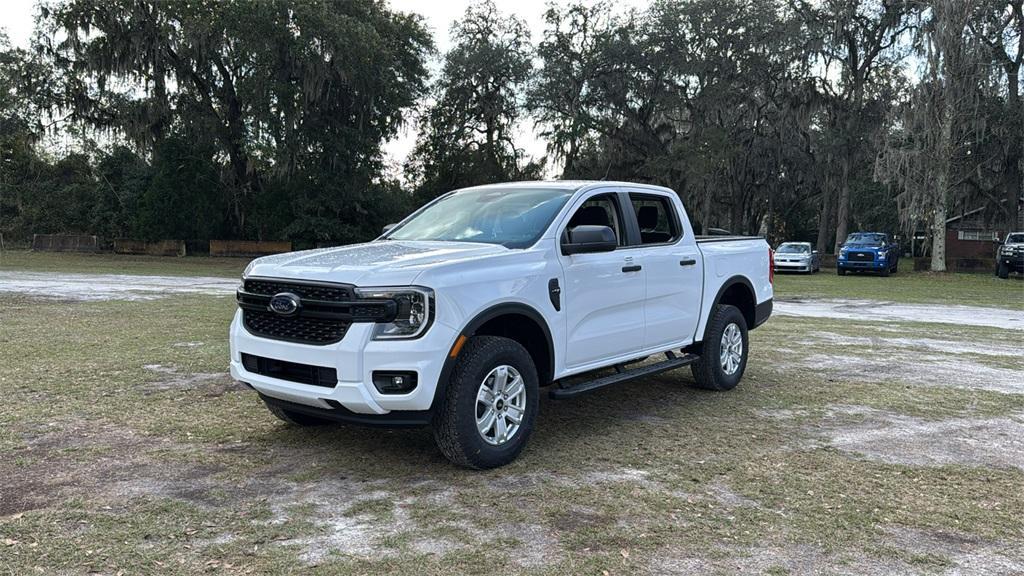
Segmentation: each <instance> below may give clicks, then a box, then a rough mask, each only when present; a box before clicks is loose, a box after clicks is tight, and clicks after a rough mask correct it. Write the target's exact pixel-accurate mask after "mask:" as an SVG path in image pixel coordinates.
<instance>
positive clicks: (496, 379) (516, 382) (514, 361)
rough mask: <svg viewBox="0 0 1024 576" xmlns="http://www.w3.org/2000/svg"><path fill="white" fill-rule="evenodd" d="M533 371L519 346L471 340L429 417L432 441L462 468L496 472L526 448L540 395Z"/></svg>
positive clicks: (494, 338)
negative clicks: (433, 414)
mask: <svg viewBox="0 0 1024 576" xmlns="http://www.w3.org/2000/svg"><path fill="white" fill-rule="evenodd" d="M539 389H540V388H539V385H538V381H537V368H536V367H535V365H534V363H533V358H532V357H531V356H530V353H529V352H527V351H526V348H524V347H523V345H522V344H520V343H518V342H516V341H515V340H512V339H511V338H502V337H499V336H474V337H472V338H470V339H469V341H468V342H466V345H465V346H463V347H462V351H461V352H459V356H458V359H457V360H456V361H455V366H454V368H453V370H452V374H451V377H450V378H449V379H448V382H447V389H446V390H445V394H444V398H443V400H442V402H441V404H440V405H439V406H438V408H437V411H436V413H435V416H434V422H433V427H434V442H435V443H436V444H437V447H438V448H439V449H440V450H441V452H442V453H443V454H444V455H445V457H446V458H448V459H449V460H451V461H452V462H454V463H455V464H458V465H460V466H465V467H467V468H476V469H478V470H479V469H484V468H496V467H498V466H503V465H505V464H508V463H509V462H511V461H512V460H515V458H516V456H518V455H519V453H520V452H521V451H522V450H523V447H524V446H526V442H527V440H529V438H530V433H531V432H532V431H533V422H534V420H535V419H536V417H537V406H538V402H537V400H538V398H539V396H540V392H539Z"/></svg>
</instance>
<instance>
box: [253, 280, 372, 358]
mask: <svg viewBox="0 0 1024 576" xmlns="http://www.w3.org/2000/svg"><path fill="white" fill-rule="evenodd" d="M282 292H290V293H292V294H294V295H296V296H298V297H299V299H300V301H301V303H302V305H301V307H300V310H299V311H298V313H297V314H295V315H292V316H284V315H281V314H277V313H275V312H271V311H270V310H268V309H267V303H268V302H269V300H270V298H271V297H272V296H274V295H275V294H280V293H282ZM353 295H354V290H353V288H352V286H350V285H347V284H327V283H318V282H309V283H307V282H297V281H290V280H271V279H265V278H249V279H246V280H245V283H244V286H243V287H242V291H240V292H239V294H238V302H239V306H241V307H242V322H243V324H244V326H245V329H246V330H248V331H249V333H250V334H253V335H255V336H260V337H263V338H270V339H272V340H286V341H288V342H298V343H301V344H313V345H319V346H323V345H326V344H334V343H335V342H340V341H341V339H342V338H344V337H345V333H346V332H347V331H348V327H349V326H351V324H352V319H353V318H352V316H351V307H350V306H349V305H347V304H348V303H349V302H350V301H351V300H352V299H353ZM334 302H337V303H338V304H328V303H334ZM318 303H319V304H318ZM368 304H373V302H368Z"/></svg>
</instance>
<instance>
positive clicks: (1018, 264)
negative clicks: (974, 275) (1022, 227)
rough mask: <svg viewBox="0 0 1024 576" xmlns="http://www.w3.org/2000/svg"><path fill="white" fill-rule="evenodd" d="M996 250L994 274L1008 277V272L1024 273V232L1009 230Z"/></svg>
mask: <svg viewBox="0 0 1024 576" xmlns="http://www.w3.org/2000/svg"><path fill="white" fill-rule="evenodd" d="M999 244H1000V245H999V250H998V252H996V276H999V277H1000V278H1009V277H1010V272H1021V273H1024V232H1010V233H1009V234H1007V235H1006V241H1005V242H1000V243H999Z"/></svg>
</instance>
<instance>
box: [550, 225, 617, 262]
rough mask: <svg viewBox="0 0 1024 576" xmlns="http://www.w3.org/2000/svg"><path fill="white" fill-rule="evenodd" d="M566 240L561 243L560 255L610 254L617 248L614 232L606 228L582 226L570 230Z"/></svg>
mask: <svg viewBox="0 0 1024 576" xmlns="http://www.w3.org/2000/svg"><path fill="white" fill-rule="evenodd" d="M567 236H568V238H566V240H565V241H563V242H562V254H565V255H566V256H568V255H570V254H589V253H591V252H611V251H612V250H615V249H616V248H618V247H619V242H618V241H617V240H616V239H615V232H613V231H612V229H611V228H609V227H608V226H591V225H583V226H576V227H575V228H570V229H569V230H568V234H567Z"/></svg>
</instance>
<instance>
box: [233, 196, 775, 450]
mask: <svg viewBox="0 0 1024 576" xmlns="http://www.w3.org/2000/svg"><path fill="white" fill-rule="evenodd" d="M772 280H773V279H772V255H771V249H770V248H769V246H768V244H767V243H766V242H765V241H764V240H763V239H761V238H754V237H733V236H712V237H698V236H695V235H694V230H693V227H692V226H691V224H690V221H689V219H688V218H687V215H686V210H685V209H684V208H683V206H682V203H681V202H680V201H679V197H678V196H677V195H676V194H675V193H674V192H673V191H671V190H669V189H667V188H661V187H656V186H647V185H642V184H630V183H625V182H570V181H553V182H516V183H509V184H496V185H489V186H478V187H473V188H466V189H463V190H457V191H455V192H450V193H448V194H445V195H443V196H441V197H440V198H437V199H436V200H434V201H433V202H431V203H429V204H427V205H426V206H424V207H423V208H421V209H419V210H418V211H416V212H415V213H413V214H412V215H411V216H409V217H408V218H406V219H405V220H403V221H402V222H401V223H399V224H397V225H394V226H392V227H389V228H388V229H387V230H386V232H385V233H384V234H383V235H382V236H381V237H380V238H378V239H376V240H374V241H372V242H368V243H365V244H357V245H352V246H343V247H338V248H326V249H319V250H309V251H305V252H295V253H290V254H279V255H274V256H267V257H264V258H259V259H257V260H254V261H253V262H252V263H251V264H250V265H249V266H248V268H246V270H245V272H244V274H243V277H242V285H241V286H240V287H239V289H238V293H237V300H238V306H239V309H238V311H237V313H236V314H235V318H234V321H233V322H232V324H231V374H232V376H234V378H236V379H237V380H240V381H242V382H244V383H246V384H248V385H249V386H251V387H252V388H254V389H255V390H256V391H257V392H259V394H260V396H261V398H262V399H263V401H264V402H265V403H266V405H267V407H268V408H269V409H270V411H271V412H272V413H273V414H274V415H275V416H277V417H278V418H280V419H281V420H284V421H285V422H288V423H291V424H295V425H313V424H321V423H325V422H331V421H343V422H355V423H361V424H379V425H386V426H417V425H420V426H431V427H432V428H433V432H434V437H435V439H436V442H437V445H438V447H439V448H440V450H441V451H442V452H443V453H444V455H445V456H446V457H448V458H449V459H450V460H452V461H453V462H455V463H457V464H460V465H463V466H467V467H471V468H493V467H496V466H501V465H503V464H506V463H508V462H510V461H512V460H513V459H514V458H516V456H517V455H518V454H519V452H520V451H522V449H523V447H524V446H525V444H526V442H527V440H528V439H529V437H530V433H531V431H532V429H533V427H534V423H535V421H536V418H537V411H538V396H539V395H540V389H541V387H547V388H548V390H549V394H550V395H551V396H552V397H554V398H566V397H571V396H575V395H577V394H579V393H582V392H586V391H589V390H594V389H596V388H600V387H603V386H607V385H610V384H615V383H619V382H624V381H627V380H633V379H636V378H641V377H645V376H650V375H652V374H656V373H659V372H664V371H666V370H671V369H674V368H680V367H682V366H687V365H689V366H690V367H691V370H692V373H693V378H694V382H695V384H696V385H697V386H700V387H703V388H709V389H713V390H728V389H731V388H733V387H734V386H736V384H737V383H738V382H739V380H740V378H742V376H743V371H744V369H745V367H746V363H747V357H748V352H749V346H748V342H747V330H750V329H753V328H755V327H757V326H759V325H760V324H762V323H763V322H764V321H765V320H767V319H768V316H769V315H770V314H771V310H772ZM661 354H663V355H664V359H663V360H660V361H656V362H652V361H647V362H643V363H641V362H640V360H644V359H645V358H647V357H649V356H652V355H661ZM609 368H612V369H614V370H602V371H600V372H599V373H597V374H596V375H595V374H592V373H594V372H595V371H598V370H599V369H609Z"/></svg>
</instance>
